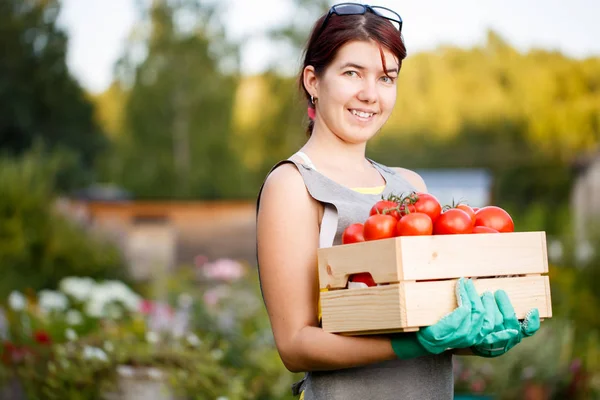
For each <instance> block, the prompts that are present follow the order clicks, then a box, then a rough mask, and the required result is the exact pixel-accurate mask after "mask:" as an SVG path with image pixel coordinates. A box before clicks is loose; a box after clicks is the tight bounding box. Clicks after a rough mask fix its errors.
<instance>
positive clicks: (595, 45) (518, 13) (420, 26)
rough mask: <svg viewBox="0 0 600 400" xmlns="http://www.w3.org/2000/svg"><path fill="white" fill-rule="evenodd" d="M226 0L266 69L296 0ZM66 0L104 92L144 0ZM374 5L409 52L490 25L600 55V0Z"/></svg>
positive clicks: (74, 63) (71, 51)
mask: <svg viewBox="0 0 600 400" xmlns="http://www.w3.org/2000/svg"><path fill="white" fill-rule="evenodd" d="M137 1H139V0H137ZM142 1H143V0H142ZM146 1H148V0H146ZM222 1H225V0H222ZM226 1H228V3H229V6H228V7H227V9H228V13H227V15H226V16H225V24H226V25H225V26H226V30H227V34H228V36H229V37H231V38H233V39H240V38H244V37H246V38H247V37H257V38H256V39H252V40H250V41H248V43H247V44H246V45H245V46H244V47H243V49H242V65H243V70H244V72H245V73H247V74H252V73H257V72H260V71H262V70H263V69H264V68H265V66H266V65H268V63H269V61H270V60H273V59H274V58H276V57H277V56H278V55H280V54H281V52H280V49H278V48H277V47H276V46H274V45H273V44H272V43H271V42H269V41H268V40H265V39H264V38H262V39H261V38H260V33H261V32H262V31H264V30H265V29H266V28H268V27H274V26H277V25H281V24H283V23H285V22H286V21H289V20H290V19H291V18H294V16H295V15H296V14H295V9H294V6H293V1H292V0H226ZM340 1H341V0H340ZM62 3H63V7H62V11H61V15H60V17H59V23H60V25H61V26H62V27H63V28H64V29H65V30H66V31H67V33H68V34H69V48H68V53H67V64H68V66H69V68H70V70H71V71H72V73H73V75H74V76H75V77H76V78H77V79H78V80H79V82H80V83H81V84H82V85H83V86H84V87H85V88H86V89H87V90H88V91H90V92H92V93H98V92H102V91H103V90H105V89H106V88H107V87H108V86H109V85H110V83H111V82H112V74H113V66H114V63H115V62H116V60H117V59H118V58H119V56H120V55H121V54H122V52H123V50H124V43H125V41H126V39H127V37H128V35H129V34H130V32H131V29H132V27H133V26H134V24H135V22H136V20H137V18H138V14H137V9H136V6H135V3H136V0H62ZM335 3H336V1H332V2H330V4H335ZM370 4H373V5H380V6H385V7H389V8H392V9H394V10H395V11H397V12H398V13H399V14H400V15H401V16H402V19H403V21H404V25H403V30H402V31H403V35H404V39H405V41H406V45H407V48H408V51H409V56H410V53H411V52H412V53H415V52H420V51H426V50H431V49H434V48H436V47H438V46H440V45H456V46H461V47H471V46H474V45H477V44H480V43H482V42H483V40H484V38H485V35H486V32H487V30H488V29H493V30H494V31H496V32H497V33H499V34H500V35H501V36H502V37H503V38H504V39H505V40H507V41H508V42H509V43H510V44H511V45H512V46H514V47H516V48H517V49H519V50H521V51H528V50H530V49H531V48H543V49H548V50H558V51H561V52H563V53H564V54H566V55H569V56H571V57H576V58H584V57H590V56H600V40H598V38H600V24H599V23H598V18H597V16H598V15H600V2H598V1H597V0H569V1H566V0H504V1H496V0H494V1H482V0H411V1H401V0H378V1H376V2H370Z"/></svg>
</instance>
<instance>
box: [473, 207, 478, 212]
mask: <svg viewBox="0 0 600 400" xmlns="http://www.w3.org/2000/svg"><path fill="white" fill-rule="evenodd" d="M471 208H472V209H473V212H477V211H479V207H471Z"/></svg>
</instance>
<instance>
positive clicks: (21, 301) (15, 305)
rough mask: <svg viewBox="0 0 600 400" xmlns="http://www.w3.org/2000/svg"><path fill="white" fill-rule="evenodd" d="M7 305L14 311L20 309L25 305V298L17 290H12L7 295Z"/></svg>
mask: <svg viewBox="0 0 600 400" xmlns="http://www.w3.org/2000/svg"><path fill="white" fill-rule="evenodd" d="M8 305H9V306H10V308H12V309H13V310H14V311H22V310H23V309H24V308H25V306H26V305H27V299H26V298H25V296H23V294H22V293H21V292H19V291H17V290H13V291H12V292H11V293H10V295H9V296H8Z"/></svg>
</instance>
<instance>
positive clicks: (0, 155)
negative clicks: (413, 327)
mask: <svg viewBox="0 0 600 400" xmlns="http://www.w3.org/2000/svg"><path fill="white" fill-rule="evenodd" d="M333 3H334V2H331V1H322V0H285V1H284V0H280V1H274V0H271V1H269V0H252V1H243V0H228V1H218V0H212V1H211V0H61V1H59V0H0V274H1V276H2V278H1V279H0V300H1V302H2V309H1V310H2V312H1V313H0V336H1V340H2V348H1V349H0V352H1V363H0V365H1V367H0V398H2V399H142V398H143V399H219V400H225V399H228V400H237V399H265V400H266V399H291V398H292V396H291V395H290V390H289V388H290V384H291V383H292V382H293V381H294V380H296V379H298V378H299V377H300V376H299V375H294V374H291V373H289V372H288V371H286V370H285V368H284V367H283V364H282V363H281V361H280V360H279V357H278V355H277V352H276V350H275V348H274V344H273V339H272V334H271V331H270V326H269V322H268V319H267V315H266V312H265V310H264V307H263V303H262V299H261V297H260V289H259V287H258V280H257V273H256V259H255V257H256V255H255V254H256V253H255V201H256V195H257V193H258V190H259V188H260V185H261V183H262V181H263V179H264V178H265V176H266V174H267V173H268V171H269V169H270V168H271V166H272V165H273V164H275V163H276V162H277V161H279V160H280V159H283V158H287V157H289V155H291V154H292V153H293V152H294V151H296V150H297V149H298V148H299V147H300V146H301V145H302V144H303V143H304V141H305V140H306V136H305V133H304V126H305V124H306V123H307V117H306V103H305V101H304V100H303V99H302V97H301V96H300V94H299V92H298V89H297V84H296V80H295V79H296V78H295V74H296V73H297V72H298V68H299V65H300V60H301V49H302V46H303V44H304V42H305V40H306V37H307V34H308V32H309V30H310V28H311V25H312V23H313V21H314V20H315V19H316V18H317V17H318V16H319V15H320V14H321V13H323V12H325V11H326V10H327V9H328V8H329V7H330V5H331V4H333ZM377 4H378V5H382V6H388V7H391V8H393V9H395V10H397V11H398V12H399V13H400V14H401V15H402V17H403V19H404V27H403V34H404V38H405V41H406V45H407V49H408V58H407V59H406V60H405V61H404V64H403V68H402V73H401V74H400V78H399V81H398V82H399V83H398V101H397V106H396V109H395V112H394V114H393V115H392V117H391V118H390V120H389V122H388V124H387V125H386V126H385V128H384V129H383V131H382V132H381V133H380V134H379V135H378V136H377V137H376V138H375V139H374V140H373V141H372V143H371V145H370V147H369V148H368V156H369V157H371V158H374V159H376V160H377V161H379V162H382V163H384V164H387V165H390V166H402V167H406V168H411V169H415V170H417V171H418V172H419V173H421V174H422V176H423V177H424V179H425V181H426V183H427V184H428V186H429V190H430V192H432V193H433V194H435V195H436V196H438V198H439V199H440V200H441V202H443V203H445V204H450V203H452V201H459V200H464V201H467V202H468V203H469V204H471V205H472V206H482V205H486V204H494V205H499V206H501V207H504V208H505V209H507V210H508V211H509V212H510V213H511V215H512V216H513V219H514V221H515V225H516V229H517V230H519V231H528V230H543V231H546V233H547V237H548V252H549V261H550V264H551V270H550V277H551V278H550V279H551V286H552V299H553V311H554V317H553V318H552V319H551V320H547V321H545V322H544V323H543V324H542V329H541V330H540V332H539V333H538V334H537V335H536V336H534V337H532V338H530V339H527V340H525V341H524V342H523V343H521V344H520V345H519V346H518V347H517V348H516V349H515V350H513V351H511V352H510V353H508V354H507V355H505V356H503V357H501V358H498V359H492V360H489V359H478V358H474V357H457V358H455V386H456V397H457V398H482V399H484V398H485V399H594V398H600V337H599V333H600V313H599V312H598V308H597V307H600V291H599V290H598V289H597V287H596V284H597V283H598V282H599V281H600V253H599V252H598V251H597V249H598V246H599V245H600V145H599V143H600V41H598V38H599V37H600V25H598V23H597V15H599V14H600V6H598V4H597V3H596V2H593V1H592V0H588V1H585V0H572V1H569V2H558V1H545V2H544V1H541V0H536V1H529V2H517V1H516V0H509V1H502V2H499V1H495V2H478V1H474V0H459V1H453V2H444V1H438V0H436V1H433V0H432V1H429V2H416V1H413V2H401V1H391V0H389V1H384V0H381V1H379V2H378V3H377Z"/></svg>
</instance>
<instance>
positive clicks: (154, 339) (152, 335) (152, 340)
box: [146, 332, 160, 344]
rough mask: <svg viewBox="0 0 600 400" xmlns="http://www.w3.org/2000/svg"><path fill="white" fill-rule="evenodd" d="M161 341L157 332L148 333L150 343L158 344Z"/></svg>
mask: <svg viewBox="0 0 600 400" xmlns="http://www.w3.org/2000/svg"><path fill="white" fill-rule="evenodd" d="M159 339H160V337H159V336H158V333H156V332H147V333H146V340H147V341H148V343H152V344H154V343H158V340H159Z"/></svg>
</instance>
